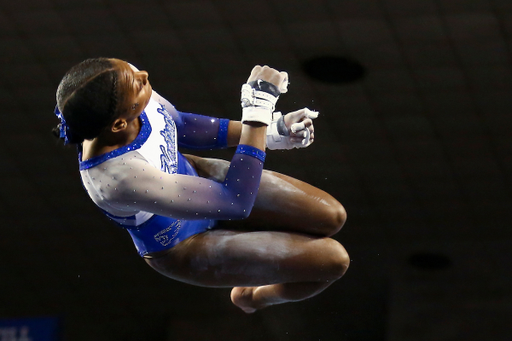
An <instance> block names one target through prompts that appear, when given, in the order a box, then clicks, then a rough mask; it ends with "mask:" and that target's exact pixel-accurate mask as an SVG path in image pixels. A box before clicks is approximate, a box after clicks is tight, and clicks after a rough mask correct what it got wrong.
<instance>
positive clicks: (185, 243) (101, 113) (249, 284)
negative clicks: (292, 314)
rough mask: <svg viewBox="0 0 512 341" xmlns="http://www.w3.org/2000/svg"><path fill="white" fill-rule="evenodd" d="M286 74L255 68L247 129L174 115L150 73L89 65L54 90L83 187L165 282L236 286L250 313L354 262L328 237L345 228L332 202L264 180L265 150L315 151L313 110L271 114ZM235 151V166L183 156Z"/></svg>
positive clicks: (244, 119) (114, 63)
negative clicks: (312, 148)
mask: <svg viewBox="0 0 512 341" xmlns="http://www.w3.org/2000/svg"><path fill="white" fill-rule="evenodd" d="M287 87H288V74H287V73H286V72H279V71H277V70H275V69H272V68H270V67H268V66H255V67H254V68H253V69H252V72H251V74H250V76H249V78H248V80H247V82H246V83H245V84H243V85H242V91H241V104H242V115H241V120H240V121H233V120H228V119H219V118H214V117H209V116H203V115H197V114H192V113H185V112H181V111H178V110H177V109H176V108H175V107H174V106H173V105H172V104H171V103H169V102H168V101H167V100H166V99H164V98H163V97H161V96H160V95H159V94H158V93H156V92H155V91H153V89H152V88H151V85H150V83H149V81H148V73H147V72H145V71H139V70H138V69H137V68H136V67H134V66H133V65H131V64H129V63H127V62H125V61H123V60H119V59H109V58H96V59H88V60H85V61H83V62H81V63H80V64H77V65H75V66H74V67H72V68H71V69H70V70H69V71H68V72H67V73H66V74H65V76H64V77H63V79H62V81H61V82H60V84H59V87H58V89H57V107H56V109H55V113H56V115H57V116H58V117H59V119H60V124H59V125H58V126H57V128H56V129H54V131H55V133H56V135H58V137H59V138H61V139H63V140H64V143H69V144H76V145H77V146H78V150H79V167H80V175H81V178H82V182H83V185H84V187H85V189H86V190H87V192H88V194H89V196H90V197H91V199H92V200H93V201H94V203H96V205H97V206H98V207H99V208H100V209H101V210H102V211H103V213H104V214H105V215H106V216H107V217H108V218H110V219H111V220H113V221H114V222H115V223H117V224H118V225H120V226H121V227H123V228H124V229H126V230H127V231H128V233H129V234H130V235H131V237H132V239H133V242H134V244H135V247H136V248H137V251H138V252H139V254H140V256H142V257H143V258H144V260H145V261H146V262H147V263H148V264H149V266H151V267H152V268H153V269H155V270H156V271H158V272H159V273H161V274H163V275H164V276H167V277H169V278H172V279H175V280H178V281H182V282H185V283H190V284H193V285H198V286H205V287H230V288H232V290H231V300H232V302H233V303H234V304H235V305H236V306H238V307H239V308H241V309H242V310H243V311H244V312H246V313H252V312H255V311H256V310H258V309H262V308H265V307H268V306H271V305H275V304H281V303H285V302H292V301H300V300H304V299H306V298H309V297H312V296H315V295H317V294H319V293H320V292H322V291H323V290H324V289H326V288H327V287H328V286H329V285H331V284H332V283H333V282H334V281H336V280H337V279H339V278H341V277H342V276H343V274H344V273H345V271H346V270H347V268H348V266H349V263H350V260H349V256H348V254H347V252H346V251H345V249H344V247H343V246H342V245H341V244H340V243H339V242H337V241H336V240H334V239H332V238H330V237H331V236H333V235H334V234H335V233H337V232H338V231H339V230H340V229H341V227H342V226H343V224H344V223H345V220H346V212H345V210H344V208H343V206H342V205H341V204H340V203H339V202H338V201H337V200H336V199H334V198H333V197H332V196H331V195H329V194H327V193H326V192H324V191H322V190H320V189H318V188H315V187H313V186H311V185H309V184H307V183H305V182H302V181H300V180H297V179H294V178H292V177H289V176H286V175H283V174H280V173H276V172H272V171H268V170H264V169H263V165H264V162H265V156H266V149H267V148H268V149H292V148H304V147H307V146H309V145H310V144H311V143H312V142H313V140H314V135H315V133H314V128H313V121H312V119H314V118H316V117H317V113H316V112H314V111H311V110H309V109H307V108H304V109H301V110H297V111H294V112H291V113H288V114H286V115H281V114H280V113H279V112H276V111H275V104H276V102H277V100H278V98H279V96H280V95H281V94H282V93H285V92H287ZM228 147H236V150H234V154H233V158H232V159H231V161H225V160H220V159H213V158H203V157H198V156H193V155H188V154H181V153H180V151H179V149H178V148H187V149H192V150H194V149H196V150H197V149H208V150H210V149H215V148H228Z"/></svg>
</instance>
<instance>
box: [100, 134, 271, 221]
mask: <svg viewBox="0 0 512 341" xmlns="http://www.w3.org/2000/svg"><path fill="white" fill-rule="evenodd" d="M244 126H245V125H244ZM256 129H258V128H256ZM263 129H264V127H263ZM260 135H264V133H263V132H261V133H260ZM257 138H258V137H257ZM243 139H244V137H243V136H242V140H243ZM240 148H246V149H250V148H251V146H248V145H245V146H240V147H239V148H238V149H237V152H236V153H235V155H234V156H233V159H232V161H231V166H230V168H229V170H228V173H227V175H226V178H225V180H224V181H223V182H221V183H219V182H216V181H214V180H209V179H205V178H201V177H195V176H189V175H181V174H167V173H164V172H161V171H160V170H159V169H156V168H154V167H153V166H152V165H150V164H149V163H148V162H147V161H146V160H145V159H144V158H142V157H141V156H140V154H138V153H134V154H133V156H130V157H129V158H127V157H125V158H124V160H123V159H119V158H116V159H112V160H109V161H107V162H106V163H105V164H102V165H101V166H99V168H100V169H101V171H100V170H99V169H98V170H97V172H101V175H100V174H98V173H96V174H95V175H93V176H95V177H97V178H96V180H97V181H96V185H98V186H100V188H98V192H99V193H101V195H102V197H103V198H102V200H104V203H105V204H107V205H108V206H110V207H112V208H113V209H115V210H116V211H117V212H119V211H122V212H125V213H126V216H129V215H133V214H135V213H137V212H139V211H146V212H151V213H154V214H158V215H163V216H169V217H172V218H175V219H187V220H198V219H222V220H227V219H243V218H246V217H247V216H248V215H249V213H250V212H251V209H252V206H253V205H254V201H255V199H256V194H257V191H258V187H259V182H260V178H261V172H262V169H263V157H264V153H263V152H262V151H261V150H259V149H256V148H255V149H252V150H253V151H254V152H255V154H254V156H253V155H248V154H243V153H241V152H240V150H239V149H240ZM258 150H259V152H258ZM242 152H243V151H242ZM98 180H101V181H98Z"/></svg>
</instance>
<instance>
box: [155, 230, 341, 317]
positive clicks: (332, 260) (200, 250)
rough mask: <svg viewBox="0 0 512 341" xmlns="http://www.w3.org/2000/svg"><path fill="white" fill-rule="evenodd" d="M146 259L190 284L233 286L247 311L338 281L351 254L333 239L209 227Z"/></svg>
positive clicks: (236, 300)
mask: <svg viewBox="0 0 512 341" xmlns="http://www.w3.org/2000/svg"><path fill="white" fill-rule="evenodd" d="M153 256H154V258H146V262H147V263H148V264H149V265H150V266H151V267H153V268H154V269H155V270H157V271H158V272H160V273H162V274H163V275H165V276H167V277H170V278H173V279H176V280H179V281H182V282H185V283H189V284H194V285H199V286H208V287H234V288H233V290H232V292H231V299H232V301H233V303H234V304H235V305H237V306H238V307H240V308H241V309H242V310H244V311H245V312H247V313H251V312H254V311H255V310H257V309H262V308H265V307H268V306H270V305H273V304H280V303H285V302H291V301H300V300H304V299H306V298H309V297H312V296H314V295H316V294H318V293H320V292H321V291H323V290H324V289H325V288H327V287H328V286H329V285H331V284H332V283H333V282H334V281H336V280H337V279H339V278H340V277H341V276H343V274H344V273H345V271H346V270H347V268H348V266H349V257H348V254H347V252H346V251H345V249H344V248H343V246H342V245H341V244H339V243H338V242H337V241H335V240H333V239H331V238H326V237H322V238H319V237H313V236H309V235H305V234H298V233H290V232H271V231H255V232H240V231H228V230H211V231H208V232H205V233H201V234H198V235H195V236H192V237H190V238H188V239H186V240H184V241H183V242H181V243H179V244H178V245H176V246H175V247H173V248H172V249H169V250H166V252H165V253H160V254H158V255H153Z"/></svg>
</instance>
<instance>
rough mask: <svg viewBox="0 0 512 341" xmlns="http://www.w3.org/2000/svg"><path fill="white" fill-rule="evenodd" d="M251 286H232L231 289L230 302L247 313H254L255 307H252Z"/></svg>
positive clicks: (252, 289) (252, 290)
mask: <svg viewBox="0 0 512 341" xmlns="http://www.w3.org/2000/svg"><path fill="white" fill-rule="evenodd" d="M253 292H254V288H252V287H234V288H233V289H232V290H231V302H233V304H234V305H236V306H237V307H238V308H240V309H242V310H243V311H244V312H245V313H247V314H252V313H254V312H255V311H256V310H257V309H256V308H254V307H252V305H251V304H252V303H253V300H252V294H253Z"/></svg>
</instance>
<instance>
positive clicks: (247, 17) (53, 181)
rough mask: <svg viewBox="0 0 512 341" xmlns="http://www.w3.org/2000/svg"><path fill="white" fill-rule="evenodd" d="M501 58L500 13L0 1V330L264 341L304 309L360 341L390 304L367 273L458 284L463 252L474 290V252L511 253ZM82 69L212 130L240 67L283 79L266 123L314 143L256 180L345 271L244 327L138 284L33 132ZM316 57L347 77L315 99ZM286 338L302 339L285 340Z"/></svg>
mask: <svg viewBox="0 0 512 341" xmlns="http://www.w3.org/2000/svg"><path fill="white" fill-rule="evenodd" d="M511 50H512V2H511V1H510V0H472V1H471V0H450V1H441V0H423V1H408V0H358V1H348V0H300V1H299V0H279V1H273V0H258V1H255V0H236V1H235V0H218V1H217V0H186V1H185V0H183V1H178V0H169V1H164V0H37V1H36V0H17V1H1V2H0V62H1V66H0V105H1V108H2V110H1V113H0V115H1V125H0V132H1V134H0V141H1V145H2V148H0V158H1V160H2V162H1V164H2V166H1V167H0V173H1V175H2V178H3V179H2V190H1V191H0V203H1V204H0V211H1V212H2V217H3V228H2V232H1V233H0V256H1V263H0V264H1V268H0V277H1V278H2V279H1V281H0V292H1V294H0V317H20V316H37V315H59V316H62V317H63V319H64V321H65V323H64V324H65V326H64V328H65V332H64V334H65V337H67V339H70V340H81V339H82V338H83V339H84V340H92V339H94V340H132V339H133V340H136V339H137V340H141V339H143V338H140V337H139V338H137V337H136V336H134V335H139V334H137V333H140V335H146V336H147V335H150V334H151V331H152V332H154V330H155V327H154V326H153V324H154V325H158V326H160V327H161V322H162V321H164V320H165V321H168V320H167V319H168V318H172V316H176V315H179V316H181V317H182V316H196V315H194V314H200V315H199V316H202V317H204V319H207V318H208V317H209V318H213V317H211V315H212V314H214V315H215V316H230V319H234V321H239V322H240V323H241V324H242V325H243V324H244V323H246V324H247V326H249V325H252V324H251V322H247V321H253V322H254V323H258V325H259V326H260V328H262V329H261V330H265V332H264V331H261V330H260V333H268V334H265V335H267V336H265V338H266V339H279V338H278V336H277V335H281V334H279V333H283V335H284V332H283V330H284V329H283V328H285V327H283V325H279V324H278V322H276V320H274V319H272V318H270V317H269V316H273V315H272V314H276V315H275V316H279V313H282V312H286V314H288V315H287V316H289V317H290V318H291V319H295V321H302V320H303V319H304V317H302V316H309V315H307V314H310V313H311V314H315V315H316V316H320V315H318V314H320V312H319V310H320V308H319V306H320V305H322V304H323V305H324V306H323V307H325V306H328V307H329V309H328V313H327V314H328V315H329V316H330V317H329V318H328V317H327V315H325V314H324V315H321V316H324V318H325V320H324V321H332V320H333V319H334V316H337V314H340V315H343V314H344V313H348V312H352V313H353V312H355V311H357V314H356V315H357V316H358V317H357V318H359V321H363V322H357V318H356V317H352V320H345V321H349V322H346V323H345V327H340V330H341V331H340V333H341V334H343V333H344V332H345V334H343V335H345V336H346V335H348V334H347V333H348V331H353V333H352V334H350V335H356V336H346V337H347V339H350V340H367V339H368V340H370V339H373V340H376V339H377V338H376V337H377V336H378V335H380V336H381V335H384V333H385V328H384V324H385V323H386V321H384V320H383V319H385V317H382V316H381V317H379V316H380V315H379V314H381V313H382V311H383V309H385V308H383V306H384V305H386V304H389V302H388V299H389V296H387V295H388V294H386V293H389V290H392V289H389V286H388V284H389V281H390V278H392V277H393V276H392V275H390V273H391V272H390V271H389V270H390V268H386V266H387V265H389V264H394V267H393V269H398V270H397V271H401V273H403V272H404V271H409V270H403V269H402V270H400V269H401V267H405V268H406V267H407V264H406V263H407V262H406V260H407V257H409V256H410V255H411V254H413V253H415V252H423V251H428V252H433V253H434V254H437V253H440V254H442V255H444V256H446V257H448V259H449V262H451V263H450V264H452V266H460V267H464V266H468V267H470V266H471V265H470V264H474V262H473V260H471V259H470V257H469V258H468V257H465V256H464V252H466V251H464V252H463V251H461V252H459V253H457V250H459V249H460V250H462V249H463V250H475V248H476V249H477V250H479V252H475V256H476V257H478V260H479V261H481V262H482V264H483V266H485V267H491V270H489V272H490V273H495V270H496V271H497V269H498V267H500V264H499V263H498V262H497V261H496V260H495V259H494V258H492V257H494V256H496V252H493V246H492V245H494V244H493V243H495V242H501V243H503V242H506V243H508V244H506V245H510V242H511V241H512V229H510V221H512V213H511V212H512V205H511V204H512V139H511V138H510V137H511V133H510V131H511V128H512V115H511V114H510V108H511V107H512V96H511V95H510V94H511V93H512V70H511V66H512V63H511V62H512V53H511ZM98 56H105V57H116V58H121V59H125V60H127V61H130V62H131V63H133V64H135V65H136V66H138V67H139V68H141V69H145V70H147V71H148V72H149V74H150V81H151V82H152V84H153V88H154V89H155V90H156V91H158V92H159V93H160V94H162V95H163V96H164V97H167V98H168V99H169V100H170V101H171V102H172V103H173V104H174V105H175V106H176V107H177V108H178V109H179V110H182V111H189V112H194V113H199V114H206V115H212V116H219V117H227V118H231V119H238V118H239V116H240V109H239V90H240V86H241V84H242V83H243V82H245V80H246V78H247V77H248V75H249V72H250V70H251V68H252V66H253V65H255V64H267V65H270V66H272V67H275V68H277V69H281V70H285V71H287V72H288V73H289V74H290V81H291V84H290V87H289V93H287V94H285V95H283V96H281V99H280V100H279V103H278V109H279V110H281V111H285V112H286V111H292V110H296V109H299V108H302V107H305V106H307V107H309V108H310V109H315V110H319V111H320V113H321V115H320V117H319V118H318V119H317V120H316V121H315V127H316V141H315V143H314V144H313V145H312V146H311V147H309V148H308V149H306V150H294V151H285V152H280V151H277V152H269V156H268V162H267V164H266V167H267V168H270V169H273V170H276V171H280V172H283V173H287V174H290V175H292V176H295V177H297V178H299V179H302V180H306V181H308V182H310V183H312V184H314V185H316V186H318V187H320V188H322V189H324V190H326V191H328V192H329V193H331V194H333V195H334V196H335V197H337V198H338V199H339V200H340V201H341V202H342V203H343V204H344V205H345V207H346V208H347V211H348V215H349V220H348V222H347V224H346V226H345V228H344V230H343V231H342V232H341V233H340V234H339V235H338V236H337V239H338V240H339V241H340V242H342V243H343V244H344V245H345V246H346V248H347V249H348V251H349V253H351V255H352V258H353V263H352V267H351V269H350V270H349V272H348V273H347V275H346V278H344V279H343V280H341V281H340V284H336V285H335V289H331V291H329V292H327V293H325V294H324V295H325V297H319V298H315V299H313V300H311V301H308V302H305V303H300V304H299V305H298V306H300V307H302V308H299V307H298V306H292V308H289V307H283V308H278V307H276V308H275V310H273V311H274V312H273V313H269V314H270V315H259V317H258V316H256V315H255V316H256V317H255V316H251V317H248V318H249V319H252V320H244V319H243V318H241V317H240V316H239V315H238V314H237V313H238V312H237V311H236V310H235V308H233V307H231V305H230V303H229V291H222V290H220V291H215V290H212V289H208V290H205V289H201V288H191V287H189V286H185V285H182V284H179V283H176V282H173V281H171V280H168V279H165V278H163V277H161V276H160V275H158V274H156V273H155V272H153V271H152V270H151V269H149V267H147V266H146V265H145V264H144V262H143V261H142V260H140V259H139V258H138V256H137V254H136V252H135V249H134V248H133V246H132V244H131V240H130V238H129V236H128V235H127V234H126V233H125V232H124V231H120V230H119V229H117V228H116V227H115V226H113V225H111V224H110V223H109V222H108V221H106V219H105V218H104V217H103V216H102V214H101V213H100V212H99V211H98V210H97V209H96V208H95V207H94V205H93V203H92V202H91V201H90V200H89V199H88V197H87V196H86V193H85V192H84V191H83V189H82V187H81V184H80V181H79V177H78V170H77V163H76V153H75V151H74V150H73V149H70V148H63V147H62V146H61V145H60V144H59V143H57V142H56V141H55V139H54V138H53V136H52V135H51V132H50V131H51V128H52V127H53V126H55V125H56V124H57V121H56V119H55V117H54V116H53V108H54V106H55V90H56V88H57V85H58V83H59V81H60V78H61V77H62V76H63V75H64V73H65V72H66V71H67V70H68V69H69V68H70V67H71V66H73V65H74V64H76V63H78V62H80V61H82V60H83V59H86V58H89V57H98ZM321 56H339V57H345V58H349V59H351V60H354V61H357V62H359V63H360V64H361V65H362V66H363V67H364V69H365V77H364V78H363V79H361V80H358V81H355V82H352V83H347V84H332V83H322V82H319V81H316V80H314V79H312V78H310V77H308V76H307V75H306V73H305V72H304V71H303V64H304V62H306V61H308V60H310V59H311V58H316V57H321ZM208 155H215V156H220V157H229V155H230V154H229V153H218V154H208ZM460 245H464V247H463V248H461V247H459V246H460ZM468 245H470V246H471V247H469V246H468ZM488 245H490V246H489V247H488ZM500 245H502V244H500ZM473 246H474V247H473ZM503 248H504V249H507V248H506V247H503ZM500 257H502V258H500V261H502V262H507V261H508V262H510V261H512V259H511V258H512V257H510V256H508V258H507V257H505V256H504V255H503V254H500ZM360 264H361V265H360ZM389 266H391V265H389ZM492 267H495V268H492ZM411 271H412V270H411ZM347 292H350V293H351V294H350V297H348V298H347V295H346V293H347ZM184 293H187V294H186V295H185V294H184ZM374 296H375V297H374ZM384 296H385V297H384ZM333 297H334V298H335V299H336V300H338V302H340V303H339V305H340V306H343V307H336V306H334V305H333V304H334V303H333V302H332V300H333V299H334V298H333ZM377 297H380V298H377ZM372 300H373V301H374V302H380V303H377V304H376V305H377V306H378V307H380V308H379V309H381V310H379V309H377V312H376V310H375V309H376V307H375V305H372V304H371V303H370V302H371V301H372ZM357 302H363V303H362V304H357ZM386 302H388V303H386ZM381 306H382V307H381ZM293 307H295V308H293ZM304 307H307V309H306V308H304ZM272 309H274V308H272ZM279 309H281V310H279ZM198 311H199V312H198ZM333 311H334V312H336V313H333ZM223 314H224V315H223ZM382 314H383V313H382ZM344 316H345V315H344ZM361 316H365V318H374V320H371V321H367V320H366V319H365V318H362V317H361ZM368 316H369V317H368ZM337 318H340V316H337ZM237 319H239V320H237ZM185 320H186V319H184V320H183V321H182V322H180V323H182V324H181V325H182V326H185V327H184V328H187V326H188V325H187V323H189V322H185ZM127 321H128V322H127ZM173 321H176V319H174V320H173ZM179 321H181V320H179ZM243 321H245V322H243ZM310 321H311V320H310ZM312 321H313V324H314V325H316V326H317V327H318V329H320V328H325V326H322V327H320V326H321V325H322V324H321V323H320V322H319V321H317V320H316V319H313V320H312ZM314 321H317V322H314ZM350 321H352V322H350ZM365 321H366V322H365ZM176 323H177V325H178V327H176V326H175V327H176V328H179V326H180V324H179V323H178V322H176ZM282 323H285V322H282ZM315 323H316V324H315ZM350 323H352V324H350ZM358 323H362V324H366V329H365V327H361V325H358ZM91 325H94V326H95V329H94V330H91V329H90V326H91ZM141 326H142V327H141ZM191 328H192V327H191ZM247 328H249V327H247ZM280 328H281V329H280ZM286 328H290V329H289V331H290V333H291V330H293V329H294V328H295V330H302V329H301V326H300V325H299V323H298V322H297V323H296V325H289V326H288V325H287V327H286ZM302 328H304V327H302ZM372 328H373V329H372ZM156 329H158V328H156ZM286 330H288V329H286ZM361 330H362V331H361ZM302 331H303V332H305V331H304V330H302ZM357 331H359V334H358V332H357ZM332 332H334V331H332ZM272 333H274V334H272ZM276 333H277V334H276ZM365 333H366V334H365ZM341 334H340V335H341ZM91 335H92V336H91ZM114 335H117V336H115V337H114ZM155 335H156V334H155ZM254 335H258V334H257V333H256V334H253V338H252V339H258V338H257V336H254ZM262 335H263V334H262ZM268 335H273V336H271V337H268ZM326 335H327V334H326ZM357 335H358V336H357ZM365 335H366V336H365ZM312 336H313V335H312ZM314 336H317V335H314ZM81 337H82V338H81ZM130 337H133V338H130ZM340 337H341V336H340ZM350 337H351V338H350ZM358 337H359V338H358ZM365 337H367V338H365ZM152 339H153V340H156V339H158V336H155V337H154V338H152ZM176 339H177V338H176ZM252 339H250V340H252ZM383 339H384V338H382V340H383ZM247 340H249V338H248V339H247ZM323 340H331V339H330V338H329V337H328V336H325V337H324V338H323ZM333 340H334V338H333Z"/></svg>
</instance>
